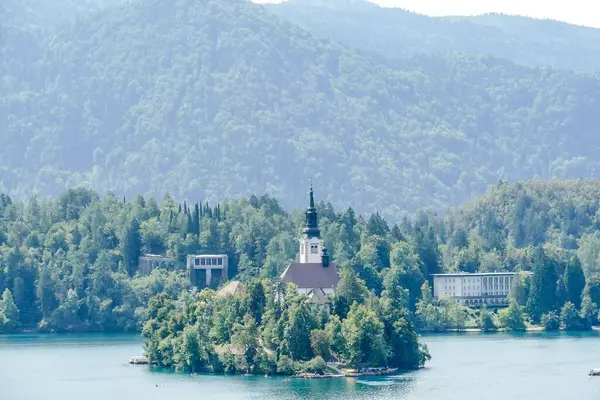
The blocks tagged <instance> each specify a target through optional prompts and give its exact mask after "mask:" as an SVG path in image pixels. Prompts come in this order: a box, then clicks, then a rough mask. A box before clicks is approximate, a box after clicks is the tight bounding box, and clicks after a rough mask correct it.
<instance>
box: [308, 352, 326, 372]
mask: <svg viewBox="0 0 600 400" xmlns="http://www.w3.org/2000/svg"><path fill="white" fill-rule="evenodd" d="M325 368H327V364H325V360H323V357H321V356H316V357H315V358H313V359H312V360H310V361H309V362H307V363H306V366H305V367H304V369H305V370H306V372H312V373H316V374H323V373H324V372H325Z"/></svg>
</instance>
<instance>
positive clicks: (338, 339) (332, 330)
mask: <svg viewBox="0 0 600 400" xmlns="http://www.w3.org/2000/svg"><path fill="white" fill-rule="evenodd" d="M325 330H326V331H327V335H328V336H329V343H330V345H331V346H330V347H331V350H332V351H333V352H334V353H335V354H336V355H337V356H338V357H339V356H343V355H344V353H345V351H346V340H345V339H344V335H343V334H342V323H341V321H340V317H338V316H337V315H330V316H329V321H328V322H327V324H326V325H325Z"/></svg>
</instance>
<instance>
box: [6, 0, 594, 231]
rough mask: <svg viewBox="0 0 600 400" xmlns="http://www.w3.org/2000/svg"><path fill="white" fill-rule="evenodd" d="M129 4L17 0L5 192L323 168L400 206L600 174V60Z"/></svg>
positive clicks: (233, 188)
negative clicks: (370, 44) (54, 4)
mask: <svg viewBox="0 0 600 400" xmlns="http://www.w3.org/2000/svg"><path fill="white" fill-rule="evenodd" d="M75 3H77V4H79V6H78V7H75V6H74V4H75ZM115 3H119V2H118V1H114V2H109V1H105V2H103V1H101V0H97V1H93V0H89V1H87V2H84V3H81V2H73V1H70V0H61V1H60V4H63V6H61V7H63V8H58V9H53V11H52V12H50V11H48V12H45V11H47V10H48V9H51V7H48V1H45V0H44V1H39V2H31V1H28V2H17V1H14V0H10V1H7V2H3V6H4V11H3V12H7V11H6V10H7V4H8V7H9V9H10V11H11V13H12V14H10V15H12V16H13V17H11V18H14V19H11V20H10V23H8V24H6V25H5V26H3V41H2V44H1V51H2V61H1V62H2V68H1V69H0V74H1V75H2V78H1V79H0V93H1V95H0V109H1V110H2V112H0V143H2V146H0V191H2V192H4V193H7V194H9V195H10V196H11V197H12V198H13V199H15V200H17V199H26V198H27V197H29V195H30V194H31V193H38V194H39V195H41V196H46V195H53V196H59V195H60V194H61V193H62V192H63V191H64V190H66V189H68V188H72V187H79V186H84V187H87V188H90V189H93V190H97V191H98V193H107V192H109V191H111V192H113V193H115V196H117V197H121V196H126V197H127V198H132V197H134V196H136V195H137V194H142V195H144V196H146V195H152V196H153V197H155V198H161V197H162V196H163V195H164V193H167V192H168V193H172V194H173V196H176V197H177V198H178V199H181V200H182V201H183V200H185V199H196V198H202V199H205V200H208V201H209V202H211V203H213V204H216V203H217V202H219V201H220V200H222V199H223V198H230V199H231V198H235V197H238V196H249V195H250V194H251V193H252V192H256V193H269V195H270V196H273V197H275V198H277V199H278V200H279V201H281V204H282V206H284V207H286V208H287V209H291V208H294V207H299V206H301V205H302V200H301V199H303V193H302V191H303V189H302V188H303V187H306V186H307V185H308V176H310V175H313V177H314V178H315V182H319V186H320V187H321V188H322V192H323V193H324V200H326V201H328V202H331V203H332V204H333V205H334V206H335V207H337V208H340V209H346V208H348V207H350V206H352V207H353V208H354V209H355V210H356V212H358V213H372V212H374V211H375V210H377V211H378V212H379V213H380V215H381V216H382V217H384V218H386V219H387V220H389V221H390V222H398V221H400V220H401V219H402V218H403V217H404V216H405V215H414V213H415V212H416V211H417V210H419V209H421V208H423V207H427V208H430V209H432V210H435V211H437V212H442V211H444V210H446V209H447V208H448V207H452V206H458V205H459V204H461V203H463V202H465V201H468V200H471V199H472V198H474V197H475V196H477V195H480V194H483V193H484V192H485V191H486V190H487V189H488V188H489V187H490V186H493V185H494V184H496V182H498V180H509V181H516V180H520V179H528V178H536V179H550V178H559V179H575V178H596V177H597V175H596V171H598V170H599V169H598V167H599V166H598V160H597V157H596V154H597V153H598V147H599V145H600V143H599V142H598V135H596V128H595V127H596V126H598V125H599V122H600V121H599V119H600V112H599V111H600V102H599V93H600V80H599V78H598V75H597V74H592V73H589V74H588V73H577V72H573V71H570V70H566V69H565V70H561V69H552V68H549V67H547V65H548V64H545V65H544V66H535V67H530V66H525V65H520V64H518V63H516V62H520V60H519V59H518V57H512V58H508V59H504V58H496V57H495V56H494V55H489V54H487V53H484V52H473V51H471V52H467V50H466V49H465V52H464V53H460V52H456V51H462V50H461V49H451V48H446V49H444V50H445V51H444V52H441V50H440V52H438V50H435V49H429V50H427V49H426V48H425V47H424V50H425V53H424V54H421V53H419V54H414V55H410V56H407V57H406V58H402V59H394V60H390V59H388V58H387V57H388V56H390V55H389V54H387V53H386V51H385V50H383V49H382V50H377V48H376V47H375V48H374V49H375V50H376V51H381V54H380V53H375V54H365V53H364V52H363V51H359V50H355V48H353V47H354V46H352V47H351V45H352V43H350V42H351V41H352V39H348V40H342V38H339V40H340V41H342V42H343V43H344V44H341V43H338V42H335V41H332V40H330V39H328V38H326V37H325V36H323V35H322V34H319V33H316V32H311V31H308V30H305V29H303V28H300V27H299V26H297V25H294V24H293V23H292V22H289V21H287V20H285V19H283V18H281V17H278V16H276V15H274V14H273V13H272V12H271V11H269V10H271V9H270V8H265V7H263V6H260V5H256V4H252V3H249V2H247V1H242V0H220V1H217V0H210V1H209V0H201V1H185V0H178V1H167V0H135V1H127V2H124V3H123V4H118V5H117V4H115ZM39 4H43V5H45V6H44V7H41V6H40V5H39ZM36 7H41V8H37V9H36ZM86 7H87V8H86ZM86 9H87V10H88V11H89V12H85V10H86ZM57 10H60V11H62V12H60V13H59V12H57ZM56 14H61V16H57V17H56V18H55V19H53V18H51V16H53V15H56ZM373 18H375V17H373ZM498 18H500V17H498ZM507 18H508V17H507ZM50 20H51V21H50ZM60 20H62V21H63V22H62V23H60V22H58V21H60ZM13 21H14V22H13ZM20 21H23V23H20ZM427 21H429V20H427ZM503 21H508V19H507V20H503ZM434 22H435V21H434ZM423 23H424V24H425V22H423ZM432 23H433V22H432ZM465 23H466V22H465ZM528 23H531V24H533V23H534V21H528ZM470 24H473V23H472V22H470ZM506 24H508V22H506ZM457 26H460V24H458V25H457ZM311 29H312V28H311ZM407 29H408V28H407ZM457 29H458V28H457ZM564 29H565V30H567V31H569V32H578V31H579V30H578V29H577V28H576V27H569V26H564ZM340 32H342V31H340ZM585 32H586V33H585V34H583V33H582V35H583V37H588V36H589V37H593V35H594V34H595V33H596V32H597V30H585ZM464 35H465V36H467V35H468V36H469V37H483V36H482V35H472V34H470V33H467V34H464ZM522 35H524V36H526V37H531V36H532V34H531V35H530V34H526V33H522ZM573 35H576V34H575V33H573ZM575 37H578V36H575ZM334 39H335V38H334ZM335 40H338V39H335ZM377 40H385V42H386V43H389V42H390V41H389V40H387V39H377ZM532 40H533V39H532ZM536 40H537V39H536ZM573 41H575V39H573V40H572V41H571V42H569V43H573ZM577 41H578V42H581V43H586V46H593V43H595V42H594V41H593V40H578V39H577ZM458 42H460V41H458ZM482 43H483V44H482V46H488V45H486V44H485V42H484V41H483V39H482ZM569 43H567V44H565V48H568V49H573V48H574V46H573V45H572V44H569ZM398 46H399V47H404V46H405V44H402V43H399V44H398ZM489 46H491V47H496V46H494V45H493V44H489ZM527 46H529V45H527ZM540 46H541V45H540ZM356 48H360V44H358V43H356ZM446 50H447V52H446ZM591 51H592V50H590V52H591ZM528 53H529V52H528ZM580 53H581V54H588V53H589V52H587V50H586V51H582V52H580ZM589 54H592V53H589ZM506 57H508V55H507V56H506ZM540 57H541V56H540ZM564 59H565V60H575V57H571V56H565V57H564ZM540 60H543V57H541V58H540ZM543 62H548V63H550V65H553V64H552V62H551V61H547V60H546V61H543ZM573 67H575V66H573ZM382 187H385V188H386V190H381V188H382Z"/></svg>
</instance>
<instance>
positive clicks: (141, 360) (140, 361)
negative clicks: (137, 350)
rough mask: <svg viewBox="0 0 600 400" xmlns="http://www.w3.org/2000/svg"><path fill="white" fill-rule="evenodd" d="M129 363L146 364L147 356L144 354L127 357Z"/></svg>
mask: <svg viewBox="0 0 600 400" xmlns="http://www.w3.org/2000/svg"><path fill="white" fill-rule="evenodd" d="M129 364H135V365H148V364H149V363H148V357H146V356H137V357H131V358H130V359H129Z"/></svg>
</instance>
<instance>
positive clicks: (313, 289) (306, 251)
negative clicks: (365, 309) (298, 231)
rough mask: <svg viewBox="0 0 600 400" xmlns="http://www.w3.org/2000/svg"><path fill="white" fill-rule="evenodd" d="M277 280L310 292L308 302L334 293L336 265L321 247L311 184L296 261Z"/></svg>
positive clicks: (336, 276)
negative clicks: (310, 297)
mask: <svg viewBox="0 0 600 400" xmlns="http://www.w3.org/2000/svg"><path fill="white" fill-rule="evenodd" d="M280 279H281V280H282V281H283V282H291V283H293V284H295V285H296V287H297V288H298V292H299V293H301V294H305V295H309V296H310V295H312V298H314V299H313V300H311V301H314V302H318V303H327V302H328V300H327V295H329V294H332V293H333V292H334V290H335V287H336V286H337V284H338V282H339V280H340V278H339V276H338V274H337V265H336V264H335V263H333V262H330V261H329V253H328V252H327V249H326V248H325V247H324V246H323V239H321V231H320V230H319V224H318V219H317V210H316V208H315V199H314V193H313V189H312V185H311V188H310V194H309V206H308V209H307V210H306V225H305V227H304V229H303V231H302V237H301V238H300V240H299V251H298V262H295V263H291V264H289V265H288V266H287V268H286V269H285V271H284V272H283V273H282V274H281V277H280ZM315 296H316V297H315Z"/></svg>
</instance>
